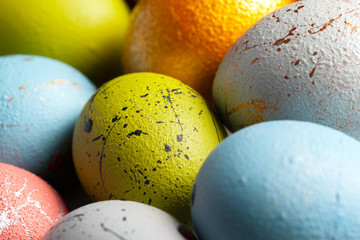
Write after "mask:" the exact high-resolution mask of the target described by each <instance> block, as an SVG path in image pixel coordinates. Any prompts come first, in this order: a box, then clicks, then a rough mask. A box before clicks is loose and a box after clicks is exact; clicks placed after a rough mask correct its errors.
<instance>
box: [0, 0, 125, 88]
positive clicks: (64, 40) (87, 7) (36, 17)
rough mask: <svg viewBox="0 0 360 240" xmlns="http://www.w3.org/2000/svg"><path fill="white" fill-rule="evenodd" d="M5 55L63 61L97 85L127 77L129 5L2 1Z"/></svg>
mask: <svg viewBox="0 0 360 240" xmlns="http://www.w3.org/2000/svg"><path fill="white" fill-rule="evenodd" d="M0 6H1V7H0V36H1V38H0V55H7V54H15V53H22V54H33V55H42V56H47V57H51V58H55V59H58V60H61V61H63V62H65V63H67V64H69V65H72V66H73V67H75V68H77V69H78V70H80V71H82V72H83V73H84V74H85V75H87V76H88V77H89V78H90V79H91V80H92V81H94V82H96V83H97V84H98V85H100V84H101V83H103V82H104V81H107V80H110V79H112V78H114V77H117V76H119V75H120V74H121V73H122V61H121V54H122V45H123V39H124V36H125V32H126V30H127V26H128V23H129V15H130V14H129V9H128V7H127V5H126V2H125V1H124V0H61V1H44V0H30V1H29V0H16V1H6V0H1V1H0Z"/></svg>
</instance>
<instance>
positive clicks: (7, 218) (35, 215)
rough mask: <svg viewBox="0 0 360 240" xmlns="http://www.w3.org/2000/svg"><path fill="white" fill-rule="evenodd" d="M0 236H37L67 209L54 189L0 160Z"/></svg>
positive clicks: (25, 239)
mask: <svg viewBox="0 0 360 240" xmlns="http://www.w3.org/2000/svg"><path fill="white" fill-rule="evenodd" d="M0 179H1V181H0V239H18V240H28V239H33V240H40V239H41V238H42V237H43V235H44V234H45V233H46V232H47V231H48V230H49V229H50V227H51V226H52V225H53V224H55V223H56V222H58V221H59V220H60V219H61V218H62V217H63V216H64V215H66V214H67V213H68V210H67V208H66V206H65V205H64V202H63V200H62V199H61V197H60V196H59V195H58V193H57V192H56V191H55V190H54V189H53V188H52V187H51V186H50V185H49V184H48V183H46V182H45V181H44V180H42V179H41V178H39V177H38V176H36V175H34V174H32V173H30V172H29V171H26V170H24V169H22V168H18V167H15V166H13V165H9V164H6V163H0Z"/></svg>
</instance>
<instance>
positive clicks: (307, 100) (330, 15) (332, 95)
mask: <svg viewBox="0 0 360 240" xmlns="http://www.w3.org/2000/svg"><path fill="white" fill-rule="evenodd" d="M359 14H360V9H359V1H355V0H350V1H337V0H329V1H326V2H324V1H317V0H308V1H299V2H297V3H293V4H290V5H288V6H285V7H283V8H281V9H279V10H277V11H275V12H274V13H273V14H270V15H268V16H266V17H265V18H263V19H262V20H260V21H258V22H257V23H256V24H255V25H254V26H253V27H252V28H251V29H249V30H248V31H247V32H246V33H245V34H244V35H243V36H242V37H240V39H239V40H238V41H237V42H236V43H235V44H234V45H233V46H232V47H231V49H230V50H229V51H228V53H227V54H226V56H225V58H224V59H223V61H222V63H221V65H220V67H219V69H218V72H217V74H216V78H215V80H214V85H213V95H214V101H215V105H216V108H217V110H218V112H219V114H220V115H221V118H222V119H223V122H224V123H226V125H227V126H228V127H229V129H230V130H231V131H236V130H238V129H240V128H242V127H245V126H248V125H251V124H253V123H258V122H262V121H269V120H281V119H284V120H285V119H293V120H302V121H311V122H315V123H320V124H322V125H326V126H330V127H332V128H335V129H337V130H341V131H343V132H345V133H347V134H349V135H351V136H353V137H355V138H357V139H360V120H359V119H360V83H359V76H360V67H359V66H360V62H359V58H360V48H359V46H360V45H359V42H360V31H358V27H359V26H360V18H359Z"/></svg>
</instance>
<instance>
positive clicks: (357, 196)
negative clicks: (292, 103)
mask: <svg viewBox="0 0 360 240" xmlns="http://www.w3.org/2000/svg"><path fill="white" fill-rule="evenodd" d="M359 172H360V142H358V141H357V140H355V139H354V138H352V137H349V136H348V135H345V134H344V133H342V132H340V131H338V130H334V129H332V128H329V127H325V126H323V125H320V124H315V123H310V122H300V121H291V120H283V121H270V122H265V123H259V124H255V125H252V126H250V127H247V128H244V129H243V130H240V131H237V132H235V133H234V134H233V135H231V136H229V137H228V138H226V139H225V140H224V141H223V142H221V143H220V144H219V145H218V146H217V147H216V148H215V149H214V150H213V151H212V153H211V154H210V155H209V157H208V158H207V159H206V161H205V162H204V164H203V165H202V167H201V169H200V171H199V173H198V175H197V177H196V181H195V185H194V187H193V197H192V207H191V213H192V219H193V223H194V226H195V229H196V231H197V233H198V235H199V238H200V239H202V240H213V239H214V240H215V239H216V240H219V239H222V240H227V239H229V240H234V239H246V240H264V239H266V240H290V239H291V240H330V239H331V240H344V239H346V240H358V239H360V204H359V202H360V184H359V183H360V174H359Z"/></svg>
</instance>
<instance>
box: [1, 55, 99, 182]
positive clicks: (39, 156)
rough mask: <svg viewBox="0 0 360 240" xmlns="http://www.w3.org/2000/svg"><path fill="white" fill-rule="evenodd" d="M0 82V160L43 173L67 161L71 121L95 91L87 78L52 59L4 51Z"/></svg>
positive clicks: (62, 167) (46, 176) (68, 162)
mask: <svg viewBox="0 0 360 240" xmlns="http://www.w3.org/2000/svg"><path fill="white" fill-rule="evenodd" d="M0 86H1V87H0V162H4V163H9V164H13V165H16V166H18V167H21V168H24V169H26V170H28V171H31V172H33V173H35V174H37V175H39V176H41V177H45V178H50V177H52V174H53V173H55V172H56V173H58V171H60V170H61V171H62V170H63V169H65V168H66V167H68V166H71V162H72V158H71V140H72V133H73V129H74V125H75V122H76V120H77V117H78V115H79V114H80V111H81V109H82V108H83V106H84V105H85V103H86V102H87V100H88V99H89V98H90V96H91V94H92V93H94V92H95V91H96V88H95V86H94V85H93V84H92V83H91V82H90V81H89V79H88V78H86V77H85V76H84V75H83V74H82V73H81V72H79V71H78V70H76V69H75V68H73V67H71V66H69V65H67V64H65V63H62V62H60V61H57V60H54V59H50V58H46V57H40V56H34V55H8V56H2V57H0ZM74 177H75V174H74ZM62 180H63V179H62ZM56 181H59V179H57V180H56ZM60 181H61V180H60Z"/></svg>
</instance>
